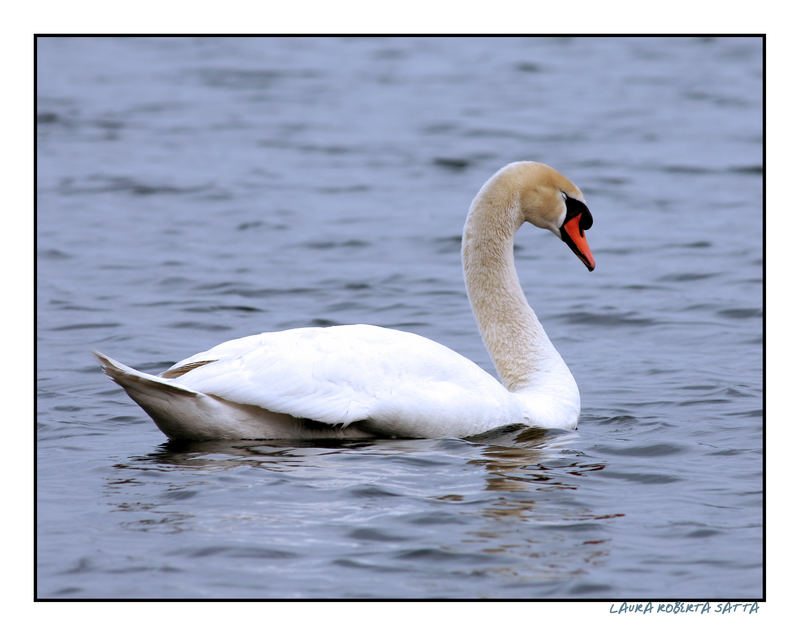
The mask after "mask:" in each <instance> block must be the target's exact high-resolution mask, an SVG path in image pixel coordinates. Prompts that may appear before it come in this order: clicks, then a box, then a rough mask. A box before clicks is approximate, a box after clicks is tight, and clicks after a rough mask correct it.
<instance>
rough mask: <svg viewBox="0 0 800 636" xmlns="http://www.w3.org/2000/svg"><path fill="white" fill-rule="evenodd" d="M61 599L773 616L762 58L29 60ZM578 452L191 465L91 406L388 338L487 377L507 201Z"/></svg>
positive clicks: (41, 401) (182, 41)
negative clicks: (569, 186) (550, 170)
mask: <svg viewBox="0 0 800 636" xmlns="http://www.w3.org/2000/svg"><path fill="white" fill-rule="evenodd" d="M37 70H38V86H37V88H38V102H37V117H38V118H37V122H38V123H37V140H38V141H37V148H38V166H37V169H38V212H37V249H38V253H37V265H38V269H37V297H38V303H37V312H38V313H37V327H38V335H37V342H38V348H37V370H38V400H37V407H38V429H37V432H38V438H37V440H38V444H37V594H38V596H39V597H40V598H83V597H91V598H139V597H149V598H172V597H181V598H228V597H235V598H242V597H264V598H269V597H281V598H317V597H335V598H365V597H381V598H404V597H441V598H453V597H457V598H481V597H487V598H511V597H524V598H625V597H638V598H642V597H678V598H680V597H695V598H696V597H703V598H717V597H726V598H732V597H749V598H754V597H759V596H761V595H762V593H763V590H762V556H763V554H762V533H763V528H762V505H763V493H762V424H763V420H762V418H763V413H762V391H763V386H762V312H763V307H762V289H763V280H762V262H763V261H762V257H763V255H762V232H763V217H762V194H761V193H762V125H761V122H762V106H763V104H762V90H761V84H762V60H761V40H760V39H757V38H751V39H747V38H743V39H742V38H740V39H737V38H722V39H682V38H677V39H671V38H667V39H649V38H643V39H642V38H630V39H628V38H622V39H617V38H503V39H480V38H479V39H469V38H446V39H441V38H433V39H424V38H423V39H408V38H401V39H382V38H353V39H347V38H344V39H341V38H318V39H313V38H312V39H296V38H283V39H269V38H238V39H237V38H232V39H215V38H207V39H204V38H199V39H198V38H179V39H171V38H166V39H161V38H152V39H147V38H145V39H141V38H130V39H103V38H88V39H81V38H73V39H58V38H40V39H39V40H38V60H37ZM519 159H533V160H539V161H544V162H547V163H550V164H551V165H553V166H555V167H557V168H558V169H560V170H561V171H562V172H564V173H565V174H566V175H567V176H568V177H570V178H571V179H572V180H573V181H575V182H576V183H577V184H578V185H579V187H581V188H582V190H583V191H584V193H585V195H586V198H587V201H588V203H589V207H590V209H591V210H592V213H593V215H594V220H595V223H594V227H593V228H592V229H591V231H590V232H589V240H590V243H591V245H592V249H593V251H594V254H595V257H596V259H597V269H596V271H595V272H593V273H591V274H590V273H588V272H587V271H586V268H585V267H584V266H583V265H582V264H581V263H580V262H579V261H578V260H577V259H576V258H575V257H574V255H573V254H572V253H571V252H570V251H569V250H568V249H566V248H565V247H564V245H562V244H561V243H560V242H559V241H556V240H554V239H553V237H552V236H550V235H546V234H545V233H543V232H541V231H534V230H532V229H530V228H523V230H522V231H521V232H520V233H519V235H518V236H517V250H516V260H517V266H518V268H519V273H520V279H521V281H522V284H523V287H524V288H525V290H526V293H527V294H528V299H529V301H530V302H531V304H532V305H533V307H534V308H535V309H536V311H537V313H538V315H539V317H540V318H541V320H542V322H543V323H544V325H545V327H546V329H547V330H548V333H549V334H550V336H551V338H552V340H553V341H554V343H555V345H556V346H557V347H558V349H559V351H561V353H562V355H563V356H564V358H565V360H566V361H567V363H568V364H569V366H570V368H571V369H572V372H573V374H574V376H575V378H576V380H577V382H578V385H579V386H580V388H581V395H582V403H583V411H582V415H581V420H580V425H579V428H578V430H577V431H576V432H569V433H566V432H559V431H540V430H534V429H519V428H513V427H511V428H507V429H503V430H499V431H496V432H493V433H491V434H487V435H485V436H483V437H482V438H478V439H470V440H459V439H444V440H382V441H370V442H358V443H356V442H351V443H342V444H332V443H322V444H310V443H304V444H301V445H300V444H292V443H272V442H239V443H207V444H199V445H191V446H174V445H168V444H166V443H165V438H164V436H163V435H162V434H161V433H160V431H159V430H158V429H157V428H156V427H155V425H154V424H153V423H152V422H151V421H150V420H149V419H148V418H147V416H146V415H145V414H144V413H143V412H142V411H141V410H140V409H139V408H138V407H137V406H136V405H135V404H133V403H132V402H131V401H130V400H129V399H128V398H127V396H126V395H125V394H124V393H123V392H122V391H121V390H120V389H119V388H118V387H116V386H115V385H113V384H112V383H111V382H109V381H108V379H107V378H106V377H104V376H103V375H102V373H100V371H99V370H98V368H97V366H96V364H95V362H94V361H93V359H92V357H91V353H90V352H91V350H92V349H99V350H101V351H104V352H106V353H108V354H110V355H112V356H114V357H116V358H119V359H121V360H123V361H125V362H127V363H128V364H131V365H133V366H136V367H138V368H140V369H142V370H146V371H152V372H156V371H161V370H163V369H164V368H166V367H167V366H168V365H170V364H171V363H173V362H175V361H177V360H179V359H181V358H184V357H186V356H188V355H189V354H192V353H195V352H197V351H201V350H204V349H207V348H208V347H209V346H211V345H213V344H216V343H217V342H220V341H223V340H227V339H230V338H234V337H239V336H244V335H248V334H251V333H257V332H261V331H271V330H279V329H284V328H289V327H295V326H310V325H332V324H341V323H351V322H365V323H373V324H378V325H382V326H386V327H393V328H399V329H405V330H409V331H414V332H416V333H419V334H422V335H424V336H427V337H430V338H433V339H435V340H437V341H439V342H442V343H443V344H446V345H447V346H449V347H451V348H453V349H455V350H456V351H458V352H460V353H462V354H464V355H465V356H467V357H469V358H471V359H473V360H475V361H476V362H477V363H478V364H480V365H481V366H483V367H484V368H486V369H487V370H490V371H491V370H492V365H491V361H490V360H489V357H488V355H487V353H486V352H485V350H484V349H483V346H482V343H481V340H480V336H479V335H478V332H477V329H476V327H475V325H474V323H473V318H472V315H471V312H470V309H469V306H468V304H467V301H466V298H465V294H464V291H463V282H462V276H461V270H460V254H459V241H460V233H461V227H462V225H463V221H464V217H465V214H466V210H467V208H468V206H469V203H470V201H471V199H472V197H473V196H474V194H475V192H476V191H477V190H478V188H479V187H480V186H481V184H482V183H483V182H484V180H485V179H486V178H487V177H488V176H489V175H491V174H492V173H493V172H494V171H495V170H497V169H498V168H499V167H500V166H502V165H504V164H505V163H507V162H509V161H515V160H519Z"/></svg>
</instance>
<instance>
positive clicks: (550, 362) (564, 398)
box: [462, 179, 580, 417]
mask: <svg viewBox="0 0 800 636" xmlns="http://www.w3.org/2000/svg"><path fill="white" fill-rule="evenodd" d="M522 223H523V215H522V210H521V206H520V196H519V194H518V191H516V190H515V189H513V188H507V187H506V188H504V187H503V184H502V183H498V180H497V179H493V180H490V181H489V183H487V184H486V186H484V188H483V189H482V190H481V191H480V192H479V193H478V195H477V196H476V198H475V200H474V201H473V203H472V207H471V208H470V212H469V215H468V216H467V222H466V225H465V226H464V235H463V241H462V259H463V264H464V278H465V282H466V287H467V294H468V295H469V299H470V302H471V304H472V310H473V312H474V313H475V318H476V319H477V322H478V327H479V329H480V332H481V336H482V337H483V342H484V344H485V345H486V348H487V350H488V351H489V354H490V355H491V357H492V361H493V362H494V365H495V367H496V369H497V372H498V374H499V375H500V379H501V380H502V382H503V384H504V385H505V386H506V388H507V389H508V390H509V391H513V392H515V393H519V394H529V395H535V396H536V399H541V398H542V397H547V398H548V399H549V398H553V399H555V400H556V401H557V402H558V403H559V404H558V405H557V404H553V405H551V406H552V407H554V408H555V410H557V411H561V410H563V408H565V407H566V406H567V405H568V404H569V405H572V404H578V405H579V403H580V398H579V396H578V390H577V386H576V384H575V380H574V379H573V378H572V374H571V373H570V372H569V369H568V368H567V366H566V364H565V363H564V360H563V359H562V358H561V356H560V355H559V353H558V351H556V349H555V347H554V346H553V344H552V343H551V342H550V339H549V338H548V337H547V334H546V333H545V331H544V328H543V327H542V324H541V323H540V322H539V320H538V318H537V317H536V314H535V313H534V311H533V309H531V307H530V305H528V302H527V300H526V299H525V294H524V293H523V291H522V287H521V286H520V283H519V278H518V277H517V271H516V268H515V267H514V234H515V233H516V231H517V230H518V229H519V228H520V226H521V225H522ZM559 405H560V406H559ZM569 408H572V407H571V406H570V407H569ZM578 408H579V406H578ZM548 410H550V409H549V408H548ZM575 415H576V417H577V413H576V414H575Z"/></svg>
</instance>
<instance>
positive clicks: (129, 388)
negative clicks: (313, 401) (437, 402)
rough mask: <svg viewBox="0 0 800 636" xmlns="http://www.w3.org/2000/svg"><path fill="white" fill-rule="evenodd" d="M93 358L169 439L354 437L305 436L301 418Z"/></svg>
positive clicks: (336, 433)
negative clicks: (203, 391) (193, 388)
mask: <svg viewBox="0 0 800 636" xmlns="http://www.w3.org/2000/svg"><path fill="white" fill-rule="evenodd" d="M94 355H96V356H97V359H98V360H100V364H101V365H102V368H103V371H104V372H105V374H106V375H107V376H108V377H110V378H111V379H112V380H114V382H116V383H117V384H119V385H120V386H121V387H122V388H123V389H125V392H126V393H127V394H128V395H129V396H130V397H131V399H132V400H133V401H134V402H136V403H137V404H138V405H139V406H141V407H142V408H143V409H144V411H145V412H146V413H147V414H148V415H149V416H150V417H151V418H152V420H153V421H154V422H155V423H156V425H157V426H158V428H160V429H161V431H162V432H163V433H164V434H165V435H166V436H167V437H169V438H170V439H173V440H178V439H181V440H209V439H270V438H296V439H302V438H307V437H310V436H312V435H313V436H314V437H336V438H345V437H348V436H349V437H352V436H353V435H355V434H356V433H358V431H355V432H354V433H353V434H352V435H351V434H350V433H349V432H343V431H341V430H340V429H335V428H333V427H326V428H325V429H324V430H317V429H312V430H311V432H310V433H309V431H308V430H307V427H305V426H304V425H303V422H302V421H301V420H297V419H295V418H293V417H292V416H290V415H286V414H283V413H273V412H271V411H267V410H265V409H263V408H260V407H257V406H253V405H247V404H236V403H234V402H229V401H228V400H224V399H222V398H220V397H217V396H214V395H207V394H205V393H201V392H199V391H194V390H192V389H190V388H188V387H186V386H183V385H181V384H177V383H176V382H175V380H174V379H171V378H167V377H163V376H157V375H151V374H149V373H144V372H142V371H137V370H136V369H133V368H131V367H129V366H127V365H125V364H122V363H121V362H117V361H116V360H114V359H113V358H109V357H108V356H106V355H103V354H102V353H99V352H97V351H95V352H94ZM315 433H316V434H315ZM362 436H364V435H363V434H362Z"/></svg>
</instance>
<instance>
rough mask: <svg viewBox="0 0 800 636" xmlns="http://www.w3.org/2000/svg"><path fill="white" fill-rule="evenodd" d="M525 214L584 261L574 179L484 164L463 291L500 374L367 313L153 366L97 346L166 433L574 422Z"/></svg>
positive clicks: (314, 434) (234, 435)
mask: <svg viewBox="0 0 800 636" xmlns="http://www.w3.org/2000/svg"><path fill="white" fill-rule="evenodd" d="M525 221H528V222H530V223H532V224H533V225H536V226H537V227H541V228H545V229H548V230H550V231H552V232H553V233H554V234H555V235H556V236H559V237H560V238H561V239H562V240H564V241H565V242H566V243H567V245H569V246H570V248H571V249H572V250H573V251H574V252H575V254H576V255H577V256H578V257H579V258H580V259H581V261H583V263H584V264H585V265H586V266H587V267H588V268H589V270H590V271H591V270H593V269H594V258H593V256H592V253H591V251H590V249H589V245H588V243H587V242H586V237H585V234H584V230H586V229H588V228H589V227H590V226H591V224H592V217H591V214H590V212H589V210H588V208H587V207H586V204H585V201H584V198H583V195H582V194H581V191H580V190H579V189H578V188H577V187H576V186H575V185H574V184H573V183H572V182H570V181H569V180H568V179H567V178H566V177H564V176H563V175H561V174H560V173H558V172H557V171H556V170H554V169H553V168H551V167H549V166H546V165H544V164H541V163H534V162H516V163H512V164H509V165H507V166H506V167H504V168H502V169H501V170H500V171H498V172H497V173H496V174H495V175H493V176H492V177H491V178H490V179H489V180H488V181H487V182H486V184H484V186H483V187H482V188H481V190H480V191H479V192H478V194H477V196H476V197H475V200H474V201H473V202H472V206H471V208H470V211H469V215H468V216H467V221H466V224H465V226H464V234H463V241H462V259H463V264H464V277H465V281H466V287H467V292H468V294H469V299H470V302H471V303H472V308H473V311H474V314H475V317H476V319H477V322H478V326H479V327H480V331H481V335H482V336H483V341H484V344H485V345H486V348H487V349H488V351H489V353H490V354H491V356H492V360H493V361H494V364H495V367H496V368H497V371H498V373H499V375H500V379H501V380H502V384H501V383H500V382H498V381H497V380H496V379H495V378H493V377H492V376H491V375H490V374H488V373H486V372H485V371H483V370H482V369H481V368H480V367H478V366H477V365H476V364H475V363H473V362H471V361H470V360H467V359H466V358H464V357H462V356H461V355H459V354H457V353H455V352H454V351H451V350H450V349H448V348H447V347H444V346H442V345H440V344H438V343H436V342H433V341H431V340H428V339H426V338H423V337H421V336H418V335H415V334H412V333H407V332H403V331H396V330H393V329H384V328H381V327H375V326H370V325H347V326H338V327H324V328H304V329H291V330H288V331H280V332H272V333H263V334H260V335H255V336H249V337H246V338H239V339H236V340H230V341H228V342H224V343H222V344H220V345H217V346H216V347H214V348H212V349H209V350H208V351H205V352H203V353H198V354H197V355H194V356H192V357H190V358H187V359H185V360H182V361H181V362H178V363H177V364H175V365H173V366H172V367H170V368H169V369H167V370H166V371H165V372H164V373H162V374H161V375H160V376H155V375H150V374H148V373H142V372H140V371H137V370H135V369H132V368H130V367H128V366H126V365H124V364H121V363H119V362H117V361H115V360H112V359H111V358H109V357H107V356H104V355H103V354H100V353H96V355H97V357H98V358H99V359H100V361H101V363H102V366H103V370H104V371H105V373H106V374H108V375H109V376H110V377H111V378H112V379H113V380H114V381H116V382H117V383H118V384H120V385H121V386H122V387H123V388H124V389H125V391H126V392H127V393H128V395H129V396H130V397H131V398H133V399H134V400H135V401H136V402H137V403H138V404H139V405H140V406H141V407H142V408H143V409H144V410H145V411H146V412H147V413H148V415H150V417H151V418H152V419H153V420H154V421H155V423H156V424H157V425H158V427H159V428H160V429H161V430H162V431H163V432H164V433H165V434H166V435H167V436H168V437H169V438H171V439H191V440H203V439H269V438H273V439H274V438H284V439H302V438H342V439H351V438H359V437H374V436H398V437H432V438H434V437H467V436H470V435H475V434H478V433H482V432H485V431H488V430H490V429H492V428H495V427H497V426H502V425H506V424H511V423H522V424H528V425H534V426H541V427H548V428H549V427H555V428H575V427H576V426H577V421H578V414H579V412H580V395H579V393H578V387H577V385H576V384H575V380H574V379H573V377H572V374H571V373H570V372H569V369H568V368H567V365H566V364H565V363H564V361H563V360H562V358H561V356H560V355H559V353H558V351H556V349H555V347H554V346H553V344H552V343H551V342H550V339H549V338H548V337H547V334H546V333H545V331H544V329H543V327H542V325H541V323H540V322H539V320H538V319H537V318H536V315H535V314H534V312H533V310H532V309H531V308H530V307H529V306H528V303H527V302H526V300H525V296H524V294H523V292H522V289H521V287H520V284H519V280H518V278H517V273H516V270H515V268H514V259H513V240H514V234H515V232H516V231H517V229H519V227H520V226H521V225H522V224H523V222H525Z"/></svg>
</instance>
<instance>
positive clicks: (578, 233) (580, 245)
mask: <svg viewBox="0 0 800 636" xmlns="http://www.w3.org/2000/svg"><path fill="white" fill-rule="evenodd" d="M561 238H562V240H563V241H564V242H565V243H566V244H567V245H569V247H570V249H571V250H572V251H573V252H575V255H576V256H577V257H578V258H579V259H581V261H583V264H584V265H586V267H588V268H589V271H590V272H591V271H592V270H593V269H594V256H592V250H590V249H589V243H588V242H587V240H586V234H584V232H583V228H582V227H581V215H580V214H576V215H575V216H573V217H572V218H571V219H569V220H568V221H566V222H565V223H564V225H562V226H561Z"/></svg>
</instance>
